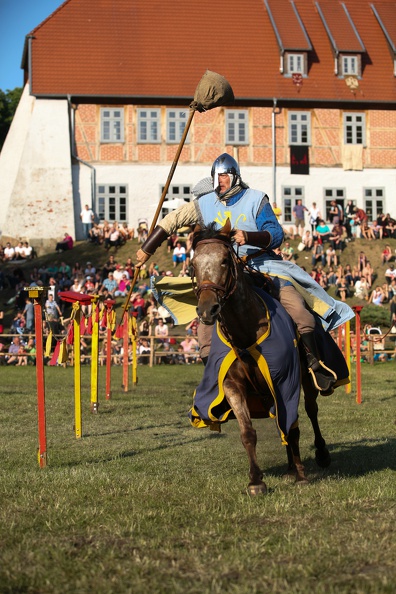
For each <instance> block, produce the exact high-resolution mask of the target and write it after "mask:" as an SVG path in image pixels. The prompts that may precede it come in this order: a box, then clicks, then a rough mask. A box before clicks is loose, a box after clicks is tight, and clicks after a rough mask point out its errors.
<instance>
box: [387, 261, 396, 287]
mask: <svg viewBox="0 0 396 594" xmlns="http://www.w3.org/2000/svg"><path fill="white" fill-rule="evenodd" d="M394 278H396V270H395V267H394V265H393V264H391V265H390V266H389V268H387V269H386V270H385V280H386V282H387V283H388V285H389V284H390V283H391V282H392V280H393V279H394Z"/></svg>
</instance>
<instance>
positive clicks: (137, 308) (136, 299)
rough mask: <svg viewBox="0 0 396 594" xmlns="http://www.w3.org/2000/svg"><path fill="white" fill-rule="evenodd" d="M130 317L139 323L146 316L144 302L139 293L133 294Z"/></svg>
mask: <svg viewBox="0 0 396 594" xmlns="http://www.w3.org/2000/svg"><path fill="white" fill-rule="evenodd" d="M131 308H132V315H133V316H134V317H135V318H137V321H138V322H139V321H140V320H142V319H143V318H144V317H145V316H146V302H145V300H144V298H143V296H142V295H141V294H140V293H135V295H134V296H132V299H131Z"/></svg>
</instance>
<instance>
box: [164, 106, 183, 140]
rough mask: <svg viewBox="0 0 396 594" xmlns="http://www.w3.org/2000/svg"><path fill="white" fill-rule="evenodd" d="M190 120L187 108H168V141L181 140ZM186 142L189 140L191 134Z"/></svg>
mask: <svg viewBox="0 0 396 594" xmlns="http://www.w3.org/2000/svg"><path fill="white" fill-rule="evenodd" d="M187 120H188V111H186V110H185V109H167V110H166V142H169V143H173V142H180V140H181V138H182V136H183V132H184V129H185V127H186V124H187ZM186 142H189V134H188V135H187V138H186Z"/></svg>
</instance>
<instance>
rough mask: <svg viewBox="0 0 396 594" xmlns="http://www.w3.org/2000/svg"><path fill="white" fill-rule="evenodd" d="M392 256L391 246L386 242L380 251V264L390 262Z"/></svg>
mask: <svg viewBox="0 0 396 594" xmlns="http://www.w3.org/2000/svg"><path fill="white" fill-rule="evenodd" d="M392 258H393V254H392V248H391V246H390V245H388V244H386V246H385V247H384V249H383V250H382V253H381V262H382V264H385V263H386V262H391V260H392Z"/></svg>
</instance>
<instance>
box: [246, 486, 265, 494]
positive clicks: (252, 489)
mask: <svg viewBox="0 0 396 594" xmlns="http://www.w3.org/2000/svg"><path fill="white" fill-rule="evenodd" d="M247 492H248V495H250V496H251V497H255V496H256V495H266V493H267V485H266V484H265V483H260V484H259V485H248V488H247Z"/></svg>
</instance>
